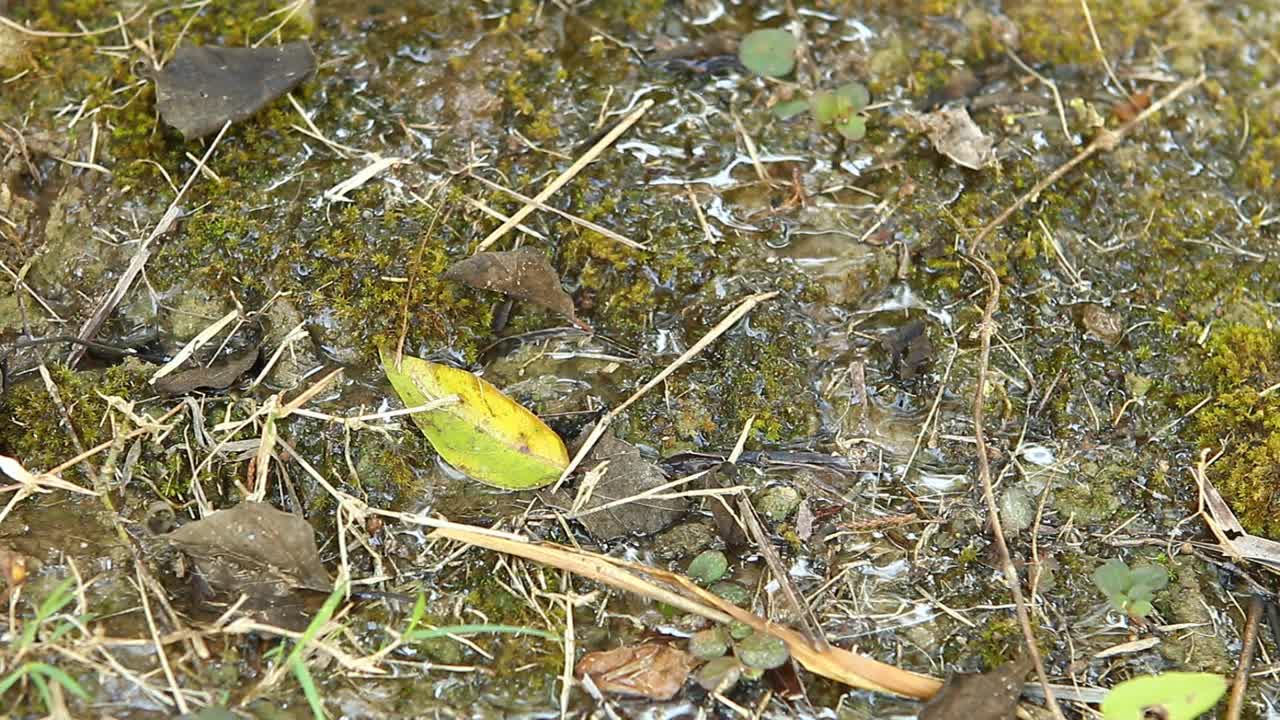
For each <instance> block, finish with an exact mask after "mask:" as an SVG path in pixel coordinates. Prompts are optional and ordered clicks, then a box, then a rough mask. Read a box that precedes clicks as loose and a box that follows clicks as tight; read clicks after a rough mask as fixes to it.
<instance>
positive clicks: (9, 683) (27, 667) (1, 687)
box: [0, 663, 31, 697]
mask: <svg viewBox="0 0 1280 720" xmlns="http://www.w3.org/2000/svg"><path fill="white" fill-rule="evenodd" d="M29 672H31V663H25V664H24V665H22V667H19V668H15V669H14V671H13V672H11V673H9V674H8V675H5V676H4V679H0V697H3V696H4V694H5V693H7V692H9V688H11V687H13V686H14V685H15V684H17V682H18V681H19V680H21V679H22V678H24V677H26V676H27V673H29Z"/></svg>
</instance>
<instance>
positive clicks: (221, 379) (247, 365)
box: [155, 345, 261, 396]
mask: <svg viewBox="0 0 1280 720" xmlns="http://www.w3.org/2000/svg"><path fill="white" fill-rule="evenodd" d="M260 349H261V347H260V346H259V345H254V346H252V347H248V348H245V349H244V350H241V351H240V352H238V353H236V354H235V355H231V356H230V357H225V358H222V359H220V360H218V361H217V362H215V363H213V364H212V365H210V366H209V367H196V368H191V369H190V370H180V371H178V372H175V373H173V374H172V375H166V376H164V377H162V378H160V379H159V380H156V382H155V389H156V392H158V393H160V394H161V395H168V396H172V395H186V394H187V393H191V392H195V391H196V390H226V389H227V388H229V387H231V386H232V385H233V384H234V383H235V382H236V381H237V380H239V379H240V376H242V375H244V374H245V373H247V372H249V370H250V369H252V368H253V366H254V364H256V363H257V362H258V354H259V351H260Z"/></svg>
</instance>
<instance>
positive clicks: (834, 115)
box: [773, 82, 871, 142]
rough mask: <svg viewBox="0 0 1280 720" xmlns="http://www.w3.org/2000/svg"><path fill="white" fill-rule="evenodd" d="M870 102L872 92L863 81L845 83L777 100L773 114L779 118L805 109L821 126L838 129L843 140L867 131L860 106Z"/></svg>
mask: <svg viewBox="0 0 1280 720" xmlns="http://www.w3.org/2000/svg"><path fill="white" fill-rule="evenodd" d="M870 102H871V94H870V93H868V92H867V88H866V87H865V86H864V85H863V84H862V83H856V82H852V83H846V84H844V85H841V86H840V87H838V88H836V89H835V90H819V91H817V92H815V93H814V94H813V95H812V96H811V97H809V98H806V99H801V100H791V101H788V102H783V103H778V104H777V105H775V106H774V107H773V114H774V115H775V116H776V117H778V118H779V119H781V120H787V119H789V118H792V117H795V116H796V115H799V114H800V113H802V112H804V111H806V110H812V111H813V119H814V120H816V121H818V124H819V125H821V126H823V127H829V128H831V129H833V130H835V131H836V132H838V133H840V135H841V136H843V137H844V138H845V139H846V140H851V141H854V142H856V141H858V140H861V139H862V138H863V137H864V136H866V134H867V118H866V116H864V115H863V114H862V110H863V109H864V108H865V107H866V106H867V104H868V103H870Z"/></svg>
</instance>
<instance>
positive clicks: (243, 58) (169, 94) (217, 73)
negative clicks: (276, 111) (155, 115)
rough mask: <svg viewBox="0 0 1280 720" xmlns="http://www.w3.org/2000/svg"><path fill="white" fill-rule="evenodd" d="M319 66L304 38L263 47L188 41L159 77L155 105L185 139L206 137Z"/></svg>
mask: <svg viewBox="0 0 1280 720" xmlns="http://www.w3.org/2000/svg"><path fill="white" fill-rule="evenodd" d="M315 69H316V56H315V53H313V52H311V45H309V44H308V43H307V42H306V41H305V40H299V41H297V42H291V43H287V44H285V45H281V46H280V47H264V48H223V47H195V46H191V45H188V46H184V47H181V48H179V49H178V52H177V54H175V55H174V56H173V59H172V60H170V61H169V62H168V63H167V64H166V65H165V66H164V69H163V70H161V71H160V72H159V73H158V74H157V75H156V78H155V80H156V107H157V108H159V110H160V115H161V117H163V118H164V121H165V122H167V123H169V124H170V125H172V126H173V127H175V128H177V129H178V132H180V133H182V136H183V137H184V138H186V139H188V140H191V139H193V138H198V137H204V136H205V135H211V134H213V133H215V132H217V131H218V130H220V129H221V128H222V125H223V124H224V123H226V122H227V121H230V122H239V121H241V120H244V119H246V118H248V117H250V116H252V115H253V114H254V113H256V112H258V111H259V110H261V109H262V108H264V107H266V106H267V105H268V104H269V103H270V102H271V101H273V100H275V99H276V98H278V97H280V96H281V95H284V94H285V93H287V92H289V91H290V90H292V89H293V88H295V87H297V86H298V85H299V84H300V83H302V81H303V80H306V79H307V77H308V76H310V75H311V73H313V72H315Z"/></svg>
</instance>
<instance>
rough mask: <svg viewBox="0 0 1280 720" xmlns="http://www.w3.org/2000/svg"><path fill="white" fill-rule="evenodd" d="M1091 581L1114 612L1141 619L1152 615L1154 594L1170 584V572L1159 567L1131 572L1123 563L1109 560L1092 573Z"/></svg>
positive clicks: (1147, 566) (1141, 568) (1146, 567)
mask: <svg viewBox="0 0 1280 720" xmlns="http://www.w3.org/2000/svg"><path fill="white" fill-rule="evenodd" d="M1093 582H1094V584H1095V585H1097V586H1098V589H1099V590H1101V591H1102V593H1103V594H1104V595H1106V596H1107V599H1108V600H1110V601H1111V604H1112V605H1115V606H1116V608H1117V609H1119V610H1123V611H1125V612H1126V613H1128V614H1129V617H1131V618H1134V619H1135V620H1141V619H1143V618H1145V617H1146V616H1147V615H1150V614H1151V611H1152V609H1153V608H1152V605H1151V600H1152V599H1153V598H1154V597H1155V594H1156V592H1157V591H1158V590H1162V589H1164V587H1165V586H1166V585H1168V584H1169V573H1168V571H1166V570H1165V569H1164V568H1162V567H1160V566H1159V565H1139V566H1137V567H1134V568H1132V569H1130V568H1129V566H1128V565H1126V564H1125V563H1124V561H1123V560H1120V559H1118V558H1112V559H1110V560H1108V561H1107V562H1105V563H1103V564H1102V565H1100V566H1099V567H1098V569H1097V570H1094V571H1093Z"/></svg>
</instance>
